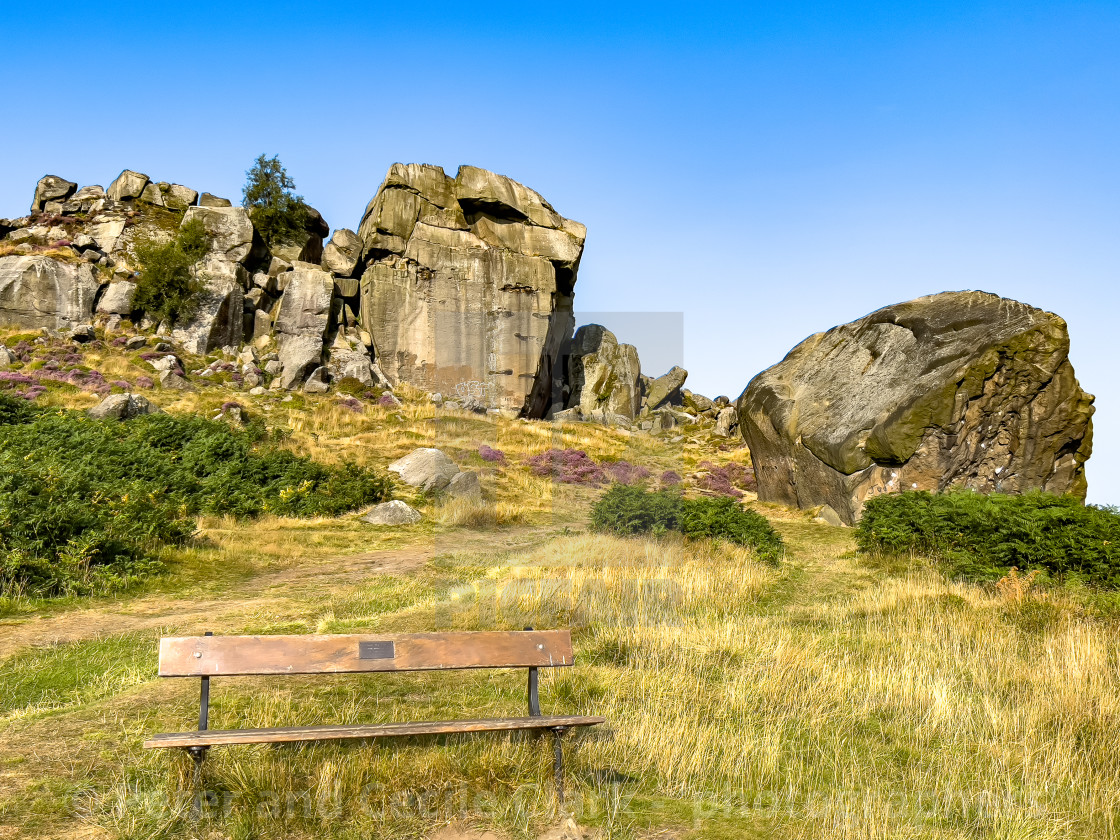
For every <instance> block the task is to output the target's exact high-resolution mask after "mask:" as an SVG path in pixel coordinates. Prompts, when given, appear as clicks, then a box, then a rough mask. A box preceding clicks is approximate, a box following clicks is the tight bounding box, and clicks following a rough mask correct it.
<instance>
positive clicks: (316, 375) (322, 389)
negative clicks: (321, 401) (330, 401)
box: [303, 366, 331, 394]
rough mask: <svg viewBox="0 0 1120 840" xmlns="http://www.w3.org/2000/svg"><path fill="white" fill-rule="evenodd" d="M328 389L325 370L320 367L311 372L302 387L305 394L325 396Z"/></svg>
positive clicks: (329, 387)
mask: <svg viewBox="0 0 1120 840" xmlns="http://www.w3.org/2000/svg"><path fill="white" fill-rule="evenodd" d="M330 389H331V386H330V383H329V382H327V369H326V368H325V367H321V366H320V367H317V368H315V370H313V371H311V375H310V376H309V377H307V382H305V383H304V385H303V391H304V393H305V394H325V393H327V391H329V390H330Z"/></svg>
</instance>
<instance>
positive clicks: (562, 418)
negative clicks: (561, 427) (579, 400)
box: [552, 406, 583, 423]
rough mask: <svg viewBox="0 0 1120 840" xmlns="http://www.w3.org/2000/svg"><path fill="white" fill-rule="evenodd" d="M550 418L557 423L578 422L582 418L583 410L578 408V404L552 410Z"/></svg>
mask: <svg viewBox="0 0 1120 840" xmlns="http://www.w3.org/2000/svg"><path fill="white" fill-rule="evenodd" d="M552 419H553V421H555V422H557V423H578V422H579V421H581V420H582V419H583V412H581V411H580V410H579V406H575V407H574V408H566V409H564V410H563V411H556V412H553V415H552Z"/></svg>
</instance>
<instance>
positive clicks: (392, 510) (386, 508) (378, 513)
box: [362, 499, 423, 525]
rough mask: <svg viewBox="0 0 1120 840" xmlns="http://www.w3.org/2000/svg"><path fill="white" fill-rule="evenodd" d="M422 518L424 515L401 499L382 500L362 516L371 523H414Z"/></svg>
mask: <svg viewBox="0 0 1120 840" xmlns="http://www.w3.org/2000/svg"><path fill="white" fill-rule="evenodd" d="M421 519H423V517H422V516H421V515H420V512H419V511H417V510H414V509H413V508H410V507H409V506H408V505H406V504H405V503H404V502H402V501H400V500H399V499H394V500H393V501H391V502H382V503H381V504H379V505H376V506H375V507H374V508H373V510H371V511H370V512H369V513H367V514H366V515H365V516H363V517H362V521H364V522H368V523H370V524H371V525H413V524H415V523H417V522H419V521H420V520H421Z"/></svg>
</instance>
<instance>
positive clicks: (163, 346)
mask: <svg viewBox="0 0 1120 840" xmlns="http://www.w3.org/2000/svg"><path fill="white" fill-rule="evenodd" d="M173 349H174V348H173V347H172V346H171V345H170V344H168V343H167V342H166V341H160V342H157V343H156V346H155V351H156V352H157V353H170V352H171V351H172V350H173Z"/></svg>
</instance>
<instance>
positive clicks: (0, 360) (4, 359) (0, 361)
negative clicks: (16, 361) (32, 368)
mask: <svg viewBox="0 0 1120 840" xmlns="http://www.w3.org/2000/svg"><path fill="white" fill-rule="evenodd" d="M11 364H12V354H11V353H9V352H8V348H7V347H5V346H4V345H3V344H0V370H4V369H5V368H7V367H9V366H10V365H11Z"/></svg>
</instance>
